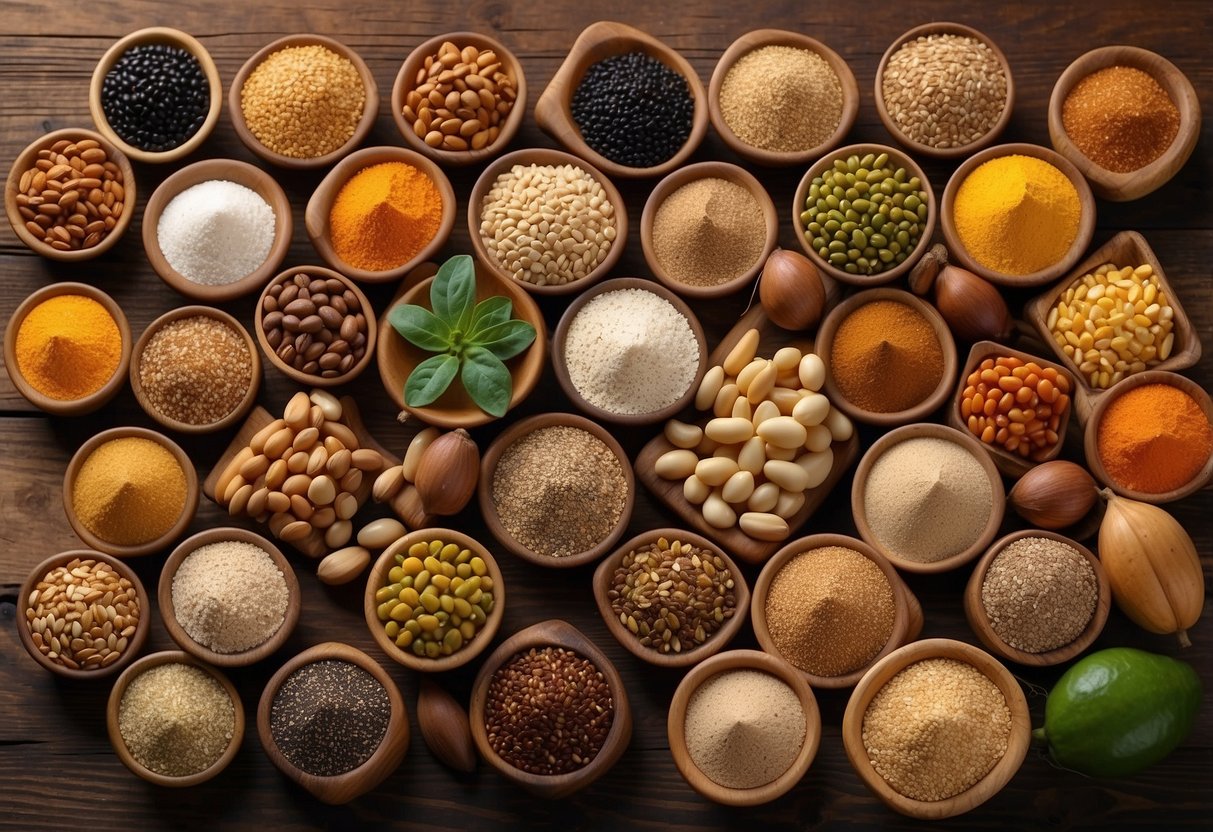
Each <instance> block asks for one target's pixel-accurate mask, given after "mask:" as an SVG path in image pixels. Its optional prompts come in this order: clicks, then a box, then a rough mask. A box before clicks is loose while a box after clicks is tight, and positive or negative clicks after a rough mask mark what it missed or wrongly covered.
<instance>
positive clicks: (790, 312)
mask: <svg viewBox="0 0 1213 832" xmlns="http://www.w3.org/2000/svg"><path fill="white" fill-rule="evenodd" d="M758 299H759V302H761V303H762V308H763V311H764V312H766V314H767V317H768V318H770V319H771V321H772V322H773V323H774V324H775V325H776V326H779V327H782V328H783V329H789V330H802V329H812V328H813V327H814V326H816V325H817V323H818V322H819V321H820V320H821V315H822V312H823V311H825V305H826V292H825V286H824V284H823V283H822V281H821V273H820V272H819V271H817V267H816V266H814V265H813V263H812V261H810V260H809V259H808V258H807V257H805V256H804V255H803V254H800V253H798V252H795V251H787V250H785V249H781V248H777V249H775V250H774V251H773V252H771V255H770V256H769V257H767V261H766V264H765V265H764V266H763V268H762V277H761V278H759V281H758Z"/></svg>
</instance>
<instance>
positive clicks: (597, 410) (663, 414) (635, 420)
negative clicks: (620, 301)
mask: <svg viewBox="0 0 1213 832" xmlns="http://www.w3.org/2000/svg"><path fill="white" fill-rule="evenodd" d="M624 289H640V290H641V291H645V292H651V293H652V294H654V295H657V296H658V297H659V298H663V299H665V300H667V301H669V302H670V304H671V305H672V306H673V307H674V308H675V309H676V310H678V312H679V313H680V314H681V315H682V316H683V317H684V318H686V321H687V324H688V325H689V326H690V327H691V332H692V333H693V334H694V336H695V341H696V342H697V343H698V344H699V366H698V368H697V369H696V370H695V378H694V380H693V381H692V382H691V384H690V386H689V387H688V388H687V389H686V391H684V392H683V394H682V395H681V396H679V397H678V398H677V400H675V401H673V402H671V403H670V404H668V405H666V406H665V407H663V408H661V409H660V410H653V411H650V412H649V413H634V414H628V413H615V412H614V411H611V410H605V409H603V408H601V407H598V406H597V405H595V404H592V403H591V402H590V401H588V400H587V399H586V398H585V397H584V396H583V395H581V391H580V390H578V389H577V387H576V385H574V384H573V379H572V377H571V376H570V375H569V366H568V362H567V359H568V356H567V355H566V354H565V341H566V340H567V339H568V337H569V328H570V327H571V326H572V325H573V321H574V320H575V319H576V318H577V315H578V314H580V312H581V310H582V309H584V308H585V305H586V304H587V303H589V302H590V301H591V300H593V299H594V298H596V297H598V296H599V295H605V294H607V293H608V292H618V291H622V290H624ZM707 358H708V345H707V338H706V337H705V336H704V333H703V325H702V324H700V323H699V319H698V318H697V317H695V313H694V312H693V311H691V307H689V306H687V303H686V301H684V300H683V299H682V298H680V297H678V295H676V294H674V293H673V292H672V291H670V290H669V289H667V288H666V287H664V286H662V285H660V284H658V283H654V282H653V281H652V280H646V279H645V278H642V277H617V278H615V279H614V280H608V281H607V282H605V283H599V284H598V285H597V286H595V287H594V288H592V289H589V290H588V291H586V292H583V293H582V294H581V295H579V296H578V297H577V298H575V299H574V300H573V302H572V303H570V304H569V306H568V308H567V309H565V310H564V314H563V315H561V316H560V323H559V324H558V325H557V326H556V334H555V335H553V336H552V369H553V370H555V371H556V381H557V382H558V383H559V384H560V389H561V390H563V391H564V394H565V395H566V396H568V397H569V400H570V401H572V402H573V404H575V405H577V408H578V409H579V410H582V411H584V412H585V413H587V414H589V415H590V416H591V417H593V419H594V421H596V422H609V423H613V424H617V425H625V426H628V427H636V426H639V425H651V424H654V423H656V422H663V421H665V420H666V419H669V418H670V417H671V416H674V415H675V414H676V413H679V412H681V411H682V410H683V409H684V408H685V407H686V406H687V405H689V404H690V403H691V402H692V401H693V400H694V398H695V393H696V391H698V390H699V383H700V382H701V381H703V374H704V373H705V372H707Z"/></svg>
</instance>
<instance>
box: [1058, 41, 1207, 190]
mask: <svg viewBox="0 0 1213 832" xmlns="http://www.w3.org/2000/svg"><path fill="white" fill-rule="evenodd" d="M1110 66H1129V67H1133V68H1134V69H1140V70H1141V71H1143V72H1145V73H1147V74H1148V75H1150V76H1151V77H1153V78H1154V80H1155V81H1157V82H1158V84H1159V86H1161V87H1162V88H1163V89H1164V90H1166V92H1167V95H1168V96H1170V98H1171V101H1172V102H1173V103H1174V104H1175V106H1176V108H1177V109H1178V110H1179V132H1178V133H1177V134H1176V136H1175V139H1174V141H1172V142H1171V146H1170V147H1168V148H1167V149H1166V150H1165V151H1164V152H1163V154H1162V155H1161V156H1159V157H1158V158H1157V159H1155V160H1154V161H1153V162H1151V163H1150V164H1148V165H1146V166H1145V167H1144V168H1141V169H1140V170H1135V171H1131V172H1129V173H1115V172H1113V171H1110V170H1108V169H1107V168H1104V167H1101V166H1099V165H1097V164H1095V163H1094V162H1093V161H1091V160H1090V159H1088V158H1087V157H1086V156H1085V155H1084V154H1083V152H1082V151H1081V150H1079V149H1078V148H1077V147H1076V146H1075V144H1074V142H1072V141H1071V140H1070V137H1069V135H1068V134H1067V133H1066V129H1065V126H1064V124H1063V123H1062V119H1061V114H1062V107H1063V105H1064V104H1065V102H1066V98H1068V97H1069V95H1070V91H1071V90H1073V89H1074V86H1075V85H1076V84H1077V83H1078V82H1079V81H1081V80H1082V79H1083V78H1086V77H1087V76H1088V75H1090V74H1092V73H1094V72H1097V71H1099V70H1101V69H1105V68H1107V67H1110ZM1199 138H1200V99H1199V98H1198V97H1197V95H1196V90H1195V89H1193V88H1192V82H1191V81H1189V80H1188V78H1187V76H1186V75H1184V74H1183V72H1181V71H1180V70H1179V68H1178V67H1176V66H1175V64H1173V63H1171V62H1170V61H1168V60H1167V59H1166V58H1164V57H1163V56H1162V55H1159V54H1157V53H1155V52H1151V51H1149V50H1147V49H1140V48H1138V47H1136V46H1102V47H1100V48H1098V49H1092V50H1091V51H1090V52H1086V53H1084V54H1082V55H1080V56H1079V57H1078V59H1077V60H1076V61H1074V63H1072V64H1070V65H1069V66H1068V67H1066V71H1065V72H1063V73H1062V74H1061V77H1060V78H1058V79H1057V83H1056V84H1054V85H1053V94H1052V95H1050V96H1049V139H1050V141H1052V143H1053V149H1054V150H1056V151H1057V152H1058V153H1060V154H1061V155H1062V156H1065V157H1066V158H1067V159H1069V160H1070V161H1071V162H1073V163H1074V165H1075V166H1076V167H1077V168H1078V169H1079V170H1080V171H1082V175H1083V176H1085V177H1086V178H1087V181H1089V182H1090V183H1091V190H1093V191H1094V192H1095V195H1096V196H1098V197H1100V198H1102V199H1106V200H1108V201H1110V202H1127V201H1129V200H1133V199H1139V198H1141V197H1143V196H1145V195H1146V194H1148V193H1151V192H1152V191H1155V190H1157V189H1158V188H1161V187H1162V186H1163V185H1165V184H1166V183H1167V182H1169V181H1170V180H1171V177H1173V176H1174V175H1175V174H1176V173H1178V172H1179V169H1180V168H1182V167H1183V166H1184V164H1185V163H1186V162H1187V161H1188V157H1189V156H1191V155H1192V151H1193V150H1194V149H1195V148H1196V141H1197V139H1199Z"/></svg>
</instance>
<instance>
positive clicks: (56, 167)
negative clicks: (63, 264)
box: [14, 139, 126, 251]
mask: <svg viewBox="0 0 1213 832" xmlns="http://www.w3.org/2000/svg"><path fill="white" fill-rule="evenodd" d="M14 199H15V201H16V204H17V213H19V214H20V215H21V219H23V220H24V221H25V228H26V230H27V231H29V233H30V234H33V235H34V237H35V238H36V239H38V240H41V241H42V242H44V243H46V244H47V245H48V246H50V247H51V248H53V249H55V250H57V251H80V250H82V249H86V248H92V247H93V246H95V245H97V244H98V243H100V242H101V241H102V240H104V239H105V236H106V235H107V234H109V233H110V232H111V231H113V230H114V227H115V226H116V225H117V224H118V220H119V219H121V218H122V211H123V208H124V205H125V200H126V190H125V188H124V187H123V180H122V169H121V168H119V167H118V165H117V163H116V162H114V161H112V160H111V159H110V158H109V155H108V154H107V153H106V152H105V149H104V148H102V147H101V145H100V144H99V143H98V142H97V141H96V140H95V139H82V140H80V141H78V142H73V141H71V140H70V139H60V140H59V141H57V142H55V143H54V144H53V145H51V146H50V147H48V148H45V149H43V150H39V151H38V159H37V161H35V162H34V166H33V167H31V168H29V169H28V170H26V171H24V172H23V173H22V174H21V178H20V179H19V180H18V182H17V193H16V196H15V197H14Z"/></svg>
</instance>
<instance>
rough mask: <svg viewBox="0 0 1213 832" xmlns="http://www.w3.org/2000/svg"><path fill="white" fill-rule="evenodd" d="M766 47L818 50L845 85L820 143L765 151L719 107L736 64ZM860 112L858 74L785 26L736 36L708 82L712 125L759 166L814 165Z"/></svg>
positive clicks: (819, 44) (827, 50) (817, 43)
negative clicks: (833, 122)
mask: <svg viewBox="0 0 1213 832" xmlns="http://www.w3.org/2000/svg"><path fill="white" fill-rule="evenodd" d="M764 46H787V47H791V48H792V49H802V50H807V51H809V52H815V53H817V54H818V55H820V56H821V57H822V58H823V59H824V60H825V62H826V63H828V64H829V65H830V69H832V70H833V71H834V74H835V75H837V76H838V84H839V86H840V87H841V88H842V114H841V118H840V119H839V121H838V127H837V128H835V130H834V132H833V133H832V134H830V137H829V138H827V139H826V140H825V141H823V142H822V143H821V144H819V145H816V146H815V147H810V148H806V149H805V150H766V149H765V148H761V147H755V146H754V145H752V144H747V143H746V142H744V141H742V139H741V138H740V137H739V136H738V135H737V134H736V133H734V132H733V129H732V128H731V127H729V124H728V122H726V121H725V120H724V111H723V110H722V109H721V106H720V89H721V87H723V86H724V79H725V78H727V77H728V74H729V72H730V71H731V70H732V69H733V65H734V64H736V63H737V62H738V61H739V60H741V59H742V58H744V57H745V56H746V55H748V54H749V53H751V52H754V51H755V50H758V49H761V48H763V47H764ZM858 113H859V85H858V84H856V83H855V73H853V72H851V67H850V66H849V65H848V64H847V62H846V61H844V60H843V59H842V57H841V56H839V54H838V53H837V52H835V51H834V50H833V49H831V48H830V47H828V46H826V45H825V44H824V43H822V42H821V41H819V40H816V39H814V38H811V37H809V36H808V35H802V34H800V33H799V32H790V31H787V30H786V29H755V30H754V31H752V32H746V33H745V34H744V35H742V36H741V37H739V38H737V40H735V41H733V42H732V43H731V44H729V48H728V49H726V50H725V51H724V54H723V55H721V56H720V60H719V61H717V62H716V69H715V70H713V71H712V78H711V80H710V81H709V82H708V115H709V116H710V117H711V119H712V126H713V127H715V128H716V132H717V133H719V134H720V138H721V139H722V140H723V141H724V143H725V145H727V146H728V148H729V150H732V151H733V152H734V153H736V154H737V155H738V156H740V157H741V158H743V159H745V160H746V161H749V162H753V163H754V164H756V165H766V166H769V167H784V166H791V165H808V164H812V163H813V162H815V161H816V160H817V159H819V158H821V156H823V155H824V154H825V153H827V152H828V151H829V149H830V148H832V147H837V146H838V144H839V143H840V142H841V141H842V140H843V138H845V137H846V135H847V133H849V132H851V128H852V127H854V126H855V116H856V115H858ZM651 266H652V264H651V263H650V267H651Z"/></svg>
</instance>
